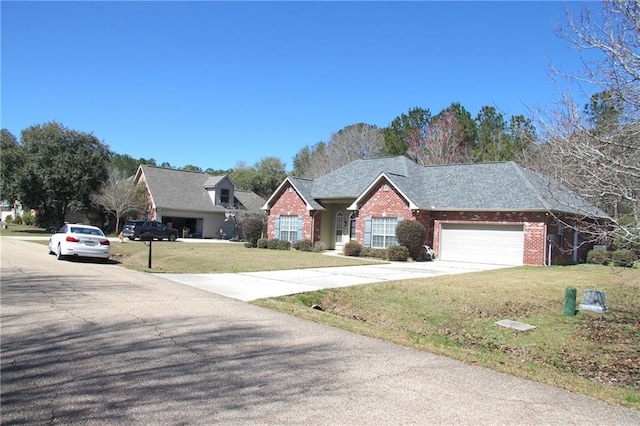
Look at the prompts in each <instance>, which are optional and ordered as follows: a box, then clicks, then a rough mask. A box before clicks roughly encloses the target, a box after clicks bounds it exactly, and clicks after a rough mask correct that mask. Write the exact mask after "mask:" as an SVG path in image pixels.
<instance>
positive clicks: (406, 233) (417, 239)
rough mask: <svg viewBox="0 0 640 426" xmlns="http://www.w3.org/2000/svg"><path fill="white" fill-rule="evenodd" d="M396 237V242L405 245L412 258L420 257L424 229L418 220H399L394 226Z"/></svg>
mask: <svg viewBox="0 0 640 426" xmlns="http://www.w3.org/2000/svg"><path fill="white" fill-rule="evenodd" d="M396 238H397V240H398V244H400V245H402V246H405V247H406V248H407V249H408V250H409V256H411V257H412V258H413V259H414V260H418V259H421V258H422V246H424V238H425V229H424V226H423V225H422V224H421V223H420V222H418V221H415V220H403V221H401V222H400V223H398V225H397V226H396ZM405 260H406V259H405Z"/></svg>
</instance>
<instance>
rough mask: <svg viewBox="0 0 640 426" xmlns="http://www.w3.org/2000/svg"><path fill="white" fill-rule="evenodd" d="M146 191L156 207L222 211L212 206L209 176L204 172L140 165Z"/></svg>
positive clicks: (223, 209)
mask: <svg viewBox="0 0 640 426" xmlns="http://www.w3.org/2000/svg"><path fill="white" fill-rule="evenodd" d="M140 170H141V172H142V174H143V175H144V178H145V181H146V183H147V186H148V187H149V191H150V192H151V195H152V197H153V202H154V203H155V205H156V207H159V208H163V209H176V210H191V211H206V212H212V211H225V210H226V209H225V208H224V207H216V206H214V205H213V202H212V201H211V198H210V197H209V194H208V192H207V190H206V189H205V183H207V180H208V179H209V178H211V176H210V175H209V174H207V173H203V172H191V171H186V170H176V169H167V168H164V167H153V166H147V165H142V166H140Z"/></svg>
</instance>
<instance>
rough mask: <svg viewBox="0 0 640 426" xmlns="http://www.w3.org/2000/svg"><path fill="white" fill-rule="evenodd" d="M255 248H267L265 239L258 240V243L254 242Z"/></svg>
mask: <svg viewBox="0 0 640 426" xmlns="http://www.w3.org/2000/svg"><path fill="white" fill-rule="evenodd" d="M256 247H258V248H263V249H266V248H267V239H266V238H259V239H258V241H256Z"/></svg>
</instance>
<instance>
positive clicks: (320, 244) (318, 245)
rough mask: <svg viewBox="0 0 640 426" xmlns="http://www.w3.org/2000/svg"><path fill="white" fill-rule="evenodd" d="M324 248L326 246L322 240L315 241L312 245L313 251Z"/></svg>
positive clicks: (321, 250) (317, 251)
mask: <svg viewBox="0 0 640 426" xmlns="http://www.w3.org/2000/svg"><path fill="white" fill-rule="evenodd" d="M326 249H327V247H326V246H325V245H324V243H323V242H322V241H316V242H315V244H314V245H313V251H314V252H316V253H320V252H323V251H325V250H326Z"/></svg>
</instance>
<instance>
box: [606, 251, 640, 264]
mask: <svg viewBox="0 0 640 426" xmlns="http://www.w3.org/2000/svg"><path fill="white" fill-rule="evenodd" d="M636 260H638V258H637V256H636V254H635V253H634V252H633V250H628V249H621V250H614V251H612V252H611V261H612V262H613V264H614V265H615V266H622V267H624V268H631V267H633V264H634V263H635V262H636Z"/></svg>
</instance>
